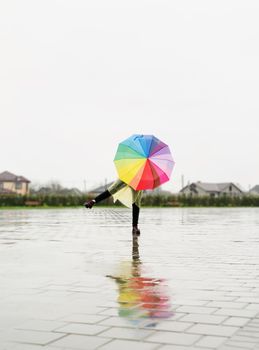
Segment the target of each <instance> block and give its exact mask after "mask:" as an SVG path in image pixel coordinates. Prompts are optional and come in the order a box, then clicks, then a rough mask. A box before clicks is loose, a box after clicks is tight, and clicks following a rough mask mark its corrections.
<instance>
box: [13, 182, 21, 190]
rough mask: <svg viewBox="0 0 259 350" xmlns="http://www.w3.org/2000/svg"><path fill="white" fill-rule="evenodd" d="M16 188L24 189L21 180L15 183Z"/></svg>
mask: <svg viewBox="0 0 259 350" xmlns="http://www.w3.org/2000/svg"><path fill="white" fill-rule="evenodd" d="M15 189H16V190H21V189H22V183H21V182H16V183H15Z"/></svg>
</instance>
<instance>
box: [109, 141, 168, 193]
mask: <svg viewBox="0 0 259 350" xmlns="http://www.w3.org/2000/svg"><path fill="white" fill-rule="evenodd" d="M114 163H115V166H116V168H117V171H118V174H119V178H120V179H121V180H122V181H123V182H125V183H126V184H128V185H129V186H131V187H132V188H133V189H134V190H148V189H154V188H156V187H158V186H160V185H162V184H163V183H165V182H166V181H168V180H169V179H170V175H171V173H172V170H173V167H174V161H173V158H172V155H171V152H170V150H169V147H168V146H167V145H166V144H165V143H163V142H162V141H160V140H159V139H158V138H156V137H155V136H153V135H132V136H131V137H129V138H128V139H126V140H124V141H123V142H121V143H120V144H119V146H118V149H117V152H116V155H115V158H114Z"/></svg>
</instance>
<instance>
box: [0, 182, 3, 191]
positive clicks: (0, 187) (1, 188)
mask: <svg viewBox="0 0 259 350" xmlns="http://www.w3.org/2000/svg"><path fill="white" fill-rule="evenodd" d="M3 189H4V183H3V182H0V190H3Z"/></svg>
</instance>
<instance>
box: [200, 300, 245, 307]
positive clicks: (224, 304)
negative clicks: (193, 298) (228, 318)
mask: <svg viewBox="0 0 259 350" xmlns="http://www.w3.org/2000/svg"><path fill="white" fill-rule="evenodd" d="M246 305H247V303H239V302H231V301H211V302H210V303H208V304H207V305H206V306H207V307H218V308H229V309H243V308H244V307H245V306H246Z"/></svg>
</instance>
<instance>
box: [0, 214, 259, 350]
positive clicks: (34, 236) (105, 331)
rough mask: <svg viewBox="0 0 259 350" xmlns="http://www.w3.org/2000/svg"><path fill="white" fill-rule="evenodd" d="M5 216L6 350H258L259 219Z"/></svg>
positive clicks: (0, 314) (1, 313) (0, 258)
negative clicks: (135, 228) (136, 230)
mask: <svg viewBox="0 0 259 350" xmlns="http://www.w3.org/2000/svg"><path fill="white" fill-rule="evenodd" d="M130 222H131V213H130V211H128V210H127V209H116V208H115V209H114V208H107V209H102V208H94V209H92V210H88V211H87V210H85V209H61V210H56V209H52V210H37V209H35V210H11V211H6V210H4V211H0V287H1V288H0V296H1V298H0V344H1V346H0V349H1V350H7V349H11V350H37V349H48V350H51V349H52V350H55V349H56V350H57V349H71V350H72V349H81V350H88V349H101V350H117V349H120V350H121V349H122V350H126V349H135V350H156V349H157V350H158V349H159V350H160V349H161V350H170V349H175V350H185V349H196V350H197V349H200V350H201V349H203V350H206V349H220V350H231V349H232V350H234V349H235V350H236V349H239V350H240V349H259V253H258V252H259V209H252V208H247V209H244V208H242V209H217V208H213V209H209V208H202V209H198V208H195V209H191V208H187V209H178V208H174V209H157V208H156V209H142V210H141V217H140V227H141V236H140V238H139V239H134V240H132V237H131V228H130Z"/></svg>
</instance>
